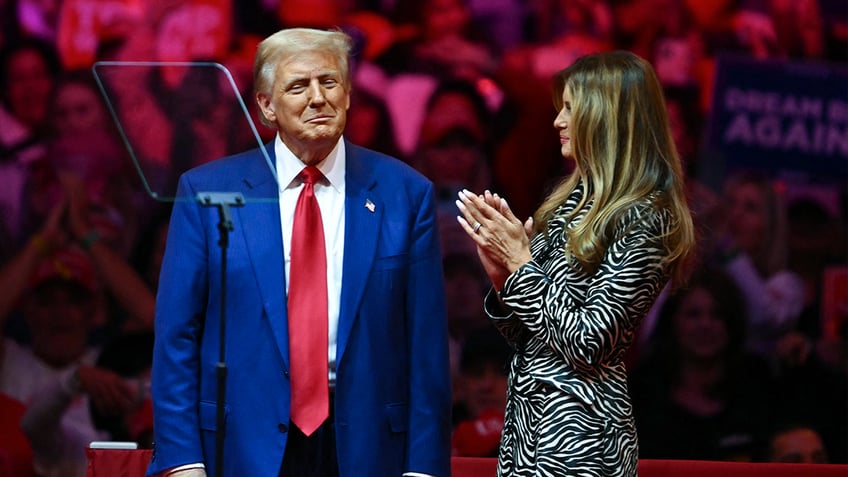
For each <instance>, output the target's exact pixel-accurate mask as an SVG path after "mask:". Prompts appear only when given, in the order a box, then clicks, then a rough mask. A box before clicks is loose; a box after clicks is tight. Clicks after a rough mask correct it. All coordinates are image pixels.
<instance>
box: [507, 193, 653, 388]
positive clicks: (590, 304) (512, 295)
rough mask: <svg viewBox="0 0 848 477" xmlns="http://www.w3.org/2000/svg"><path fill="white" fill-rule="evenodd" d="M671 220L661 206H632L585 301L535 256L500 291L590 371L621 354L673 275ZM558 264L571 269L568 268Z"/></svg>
mask: <svg viewBox="0 0 848 477" xmlns="http://www.w3.org/2000/svg"><path fill="white" fill-rule="evenodd" d="M669 222H670V220H669V217H668V215H667V214H665V213H662V212H660V213H658V212H655V211H649V212H644V213H639V212H638V209H635V208H634V209H633V210H631V212H630V213H629V214H627V215H626V216H625V218H624V219H623V221H622V223H620V225H619V227H618V229H617V232H618V233H617V234H616V239H615V240H614V241H613V242H612V243H611V244H610V245H609V247H608V249H607V251H606V254H605V256H604V258H603V261H602V262H601V264H600V265H599V267H598V270H597V271H596V272H595V273H594V275H592V276H591V277H588V280H589V286H588V289H587V293H586V296H585V299H584V300H578V299H576V298H575V297H574V296H572V294H569V293H568V291H567V287H568V286H569V283H568V280H567V279H565V278H564V277H555V276H551V275H549V273H548V272H546V271H545V269H543V268H542V267H541V266H540V265H539V264H538V263H536V262H535V261H530V262H528V263H527V264H525V265H524V266H522V267H521V268H519V269H518V270H516V271H515V272H514V273H513V274H512V275H510V276H509V277H508V279H507V281H506V283H505V286H504V289H503V290H502V295H501V296H502V298H503V300H504V303H505V304H506V305H507V306H508V307H509V308H510V309H511V310H512V311H513V314H514V316H515V317H516V318H517V319H518V320H520V322H521V323H522V324H523V325H524V327H525V328H526V329H527V330H528V332H529V334H530V335H532V336H534V337H535V338H537V339H539V340H542V341H543V342H545V343H546V344H547V345H548V346H549V347H550V348H551V349H552V350H553V351H554V353H556V354H558V355H560V356H562V357H563V358H564V359H566V360H567V361H569V362H570V363H572V364H573V365H574V366H575V368H576V369H577V370H578V371H580V372H591V370H592V368H594V367H596V366H600V365H602V364H604V363H609V362H611V361H612V360H613V359H615V358H616V357H620V356H617V353H623V351H624V350H625V349H626V346H627V345H628V344H629V343H630V341H632V339H633V333H634V332H635V329H636V327H637V326H638V324H639V321H640V320H641V319H642V318H643V317H644V315H645V314H646V313H647V311H648V310H649V309H650V307H651V305H652V303H653V302H654V300H655V299H656V296H657V294H658V293H659V291H660V290H661V289H662V287H663V285H664V284H665V282H666V281H667V277H666V276H665V274H664V272H663V270H662V267H661V261H662V258H663V257H664V255H665V251H664V248H663V247H662V240H661V238H660V237H661V236H662V234H663V233H665V232H666V228H667V227H668V224H669ZM562 253H564V252H562ZM560 260H564V258H562V259H560ZM555 269H556V270H558V271H559V272H560V273H565V269H564V268H555Z"/></svg>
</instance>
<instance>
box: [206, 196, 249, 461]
mask: <svg viewBox="0 0 848 477" xmlns="http://www.w3.org/2000/svg"><path fill="white" fill-rule="evenodd" d="M197 201H198V202H199V203H200V205H202V206H205V207H213V206H214V207H217V208H218V232H219V234H220V237H219V240H218V246H219V247H220V249H221V326H220V329H219V337H218V343H219V346H218V363H217V364H216V365H215V376H216V378H217V384H218V398H217V402H216V406H215V410H216V420H217V426H216V431H215V475H216V476H217V477H223V475H224V474H223V472H224V436H225V434H226V429H225V426H226V422H227V421H226V414H225V410H226V407H225V406H226V395H227V362H226V346H225V345H226V336H227V320H226V312H227V248H228V247H229V244H230V240H229V237H230V234H229V233H230V232H231V231H232V230H233V228H234V227H233V218H232V214H231V213H230V207H231V206H234V207H241V206H243V205H244V197H242V195H241V194H239V193H233V192H201V193H199V194H197Z"/></svg>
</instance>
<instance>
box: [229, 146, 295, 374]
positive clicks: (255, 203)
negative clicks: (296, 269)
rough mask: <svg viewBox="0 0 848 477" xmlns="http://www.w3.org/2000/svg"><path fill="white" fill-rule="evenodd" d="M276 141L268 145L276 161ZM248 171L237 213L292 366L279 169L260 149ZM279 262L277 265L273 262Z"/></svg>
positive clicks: (267, 305) (283, 353) (280, 342)
mask: <svg viewBox="0 0 848 477" xmlns="http://www.w3.org/2000/svg"><path fill="white" fill-rule="evenodd" d="M273 144H274V143H273V141H272V142H270V143H268V144H267V145H266V146H265V147H266V150H267V151H268V155H269V157H270V158H271V164H274V161H275V154H274V146H273ZM251 166H255V167H251V169H249V170H248V171H246V173H245V176H244V180H243V183H244V184H245V191H244V194H245V201H246V202H247V204H246V205H245V206H244V207H240V208H236V209H235V214H237V216H238V217H239V219H240V220H239V223H240V224H241V225H242V227H241V233H242V235H243V237H244V243H245V246H246V247H247V254H248V256H249V257H250V263H251V264H252V267H253V273H254V275H255V277H256V283H257V285H258V287H259V293H260V295H261V296H262V303H263V306H264V308H265V312H266V313H267V315H268V321H269V325H270V326H271V330H272V332H273V334H274V339H275V340H276V341H277V347H278V348H279V351H280V355H281V357H282V359H283V362H284V363H285V366H286V368H287V369H288V367H289V345H288V343H289V336H288V318H287V314H286V293H285V290H286V284H285V261H284V259H283V257H284V252H283V239H282V232H281V230H282V226H281V225H280V205H279V200H278V198H279V187H278V185H277V181H276V180H275V179H274V176H275V175H276V171H273V172H272V171H271V170H269V167H270V166H269V164H267V163H266V161H265V158H264V157H262V155H261V154H259V153H258V152H257V154H256V160H255V161H252V162H251ZM274 264H277V266H274Z"/></svg>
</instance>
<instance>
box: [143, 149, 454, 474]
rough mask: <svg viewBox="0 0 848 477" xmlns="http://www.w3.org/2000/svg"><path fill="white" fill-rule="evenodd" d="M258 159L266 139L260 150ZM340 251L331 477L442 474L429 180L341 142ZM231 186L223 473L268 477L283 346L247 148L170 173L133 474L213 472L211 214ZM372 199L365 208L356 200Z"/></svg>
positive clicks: (269, 187) (284, 402)
mask: <svg viewBox="0 0 848 477" xmlns="http://www.w3.org/2000/svg"><path fill="white" fill-rule="evenodd" d="M265 147H266V150H267V151H268V153H269V155H270V157H271V158H272V159H273V158H274V148H273V143H272V144H268V145H266V146H265ZM346 151H347V167H346V176H345V181H346V186H345V187H346V197H345V214H346V215H345V231H344V233H345V251H344V264H343V272H342V273H343V277H342V281H343V284H342V290H341V310H340V313H339V328H338V341H337V357H336V391H335V426H336V435H337V447H338V461H339V468H340V475H341V477H369V476H373V477H386V476H399V475H401V474H402V473H403V472H409V471H413V472H422V473H428V474H432V475H437V476H440V477H441V476H448V475H449V474H450V450H449V435H450V403H451V396H450V376H449V370H448V350H447V325H446V317H445V305H444V294H443V279H442V270H441V257H440V253H439V246H438V237H437V229H436V219H435V209H434V196H433V187H432V184H431V183H430V182H429V181H427V180H426V179H425V178H423V176H421V175H420V174H418V173H417V172H416V171H414V170H413V169H412V168H410V167H408V166H407V165H405V164H403V163H402V162H400V161H398V160H396V159H393V158H390V157H388V156H385V155H382V154H379V153H376V152H374V151H370V150H367V149H363V148H360V147H357V146H354V145H352V144H349V143H347V144H346ZM224 191H227V192H241V193H242V194H243V195H244V197H245V199H246V201H247V204H246V205H245V206H243V207H239V208H233V209H232V216H233V222H234V226H235V227H234V230H233V231H232V232H231V233H230V234H229V247H228V249H227V262H226V266H227V278H226V282H227V290H226V291H227V295H226V316H225V319H226V343H225V346H226V359H225V361H226V364H227V367H228V371H229V372H228V377H227V387H226V399H225V401H226V408H225V409H226V426H225V427H226V437H225V445H224V475H227V476H233V477H240V476H251V477H253V476H258V477H265V476H271V477H274V476H276V475H277V472H278V470H279V467H280V464H281V462H282V459H283V453H284V450H285V448H286V437H287V426H288V425H289V404H290V380H289V340H288V325H287V313H286V295H285V274H284V262H283V256H284V253H283V244H282V236H281V228H280V214H279V204H278V201H277V200H276V197H277V195H278V193H277V184H276V183H275V181H274V178H273V176H272V173H271V171H270V168H269V166H268V165H267V163H266V161H265V160H264V158H263V156H262V155H261V154H260V151H259V150H258V149H256V150H253V151H248V152H245V153H242V154H238V155H235V156H231V157H227V158H224V159H220V160H217V161H214V162H211V163H209V164H206V165H203V166H200V167H198V168H195V169H193V170H191V171H189V172H187V173H186V174H184V175H183V176H182V177H181V179H180V184H179V189H178V196H179V198H180V199H179V200H178V201H177V202H176V203H175V206H174V210H173V213H172V217H171V225H170V229H169V234H168V240H167V247H166V252H165V258H164V262H163V265H162V272H161V280H160V284H159V290H158V296H157V311H156V342H155V347H154V361H153V377H152V392H153V399H154V401H153V402H154V416H155V449H154V455H153V459H152V462H151V464H150V467H149V469H148V473H150V474H153V473H156V472H160V471H162V470H164V469H168V468H172V467H174V466H178V465H182V464H187V463H193V462H204V463H205V464H206V466H207V473H208V475H214V472H215V462H214V460H215V432H216V399H217V381H216V377H215V369H216V363H217V362H218V361H219V325H220V319H221V301H220V293H221V283H220V273H221V256H220V255H221V252H220V248H219V245H218V241H219V237H220V234H219V231H218V228H217V227H218V222H219V218H218V211H217V209H216V208H215V207H201V206H200V205H198V204H197V203H196V201H195V200H194V197H195V195H196V194H197V193H198V192H224ZM369 200H370V201H371V202H372V203H373V204H374V207H373V211H372V210H369V207H366V206H365V204H366V203H367V201H369Z"/></svg>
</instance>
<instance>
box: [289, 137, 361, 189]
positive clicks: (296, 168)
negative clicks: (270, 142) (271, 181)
mask: <svg viewBox="0 0 848 477" xmlns="http://www.w3.org/2000/svg"><path fill="white" fill-rule="evenodd" d="M274 154H275V155H276V158H277V164H276V165H277V180H278V181H279V187H280V190H282V189H287V188H289V187H295V186H297V185H299V184H300V182H298V181H295V178H297V176H298V174H300V171H302V170H303V168H304V167H306V166H305V165H304V164H303V162H301V161H300V159H298V158H297V156H295V155H294V153H293V152H291V150H290V149H289V148H288V146H286V144H285V143H284V142H283V140H282V139H281V138H280V135H279V134H277V136H276V138H275V139H274ZM317 167H318V170H320V171H321V173H322V174H324V177H326V178H327V181H328V182H329V183H330V186H331V187H333V188H334V189H335V190H336V191H339V192H343V185H344V171H345V144H344V137H343V136H342V137H340V138H339V141H338V142H337V143H336V146H335V147H334V148H333V150H332V151H330V154H328V155H327V157H326V158H324V160H323V161H321V162H320V163H318V165H317Z"/></svg>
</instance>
